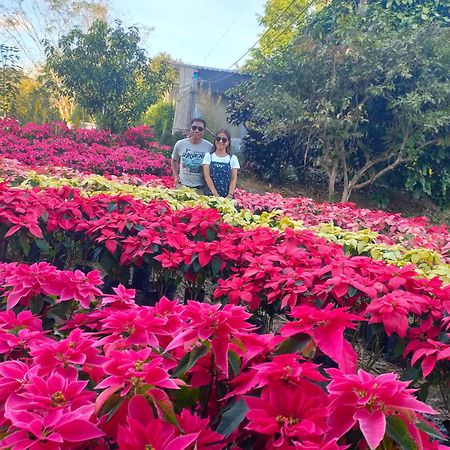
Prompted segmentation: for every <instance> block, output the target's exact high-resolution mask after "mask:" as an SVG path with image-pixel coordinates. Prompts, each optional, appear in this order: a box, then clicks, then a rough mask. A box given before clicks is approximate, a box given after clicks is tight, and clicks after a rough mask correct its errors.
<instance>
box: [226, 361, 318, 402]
mask: <svg viewBox="0 0 450 450" xmlns="http://www.w3.org/2000/svg"><path fill="white" fill-rule="evenodd" d="M318 367H319V366H318V365H317V364H313V363H310V362H307V361H302V358H301V357H299V356H298V355H295V354H287V355H277V356H274V357H273V359H272V361H271V362H267V363H262V364H255V365H254V366H252V367H251V368H250V370H249V371H248V372H244V373H242V374H241V375H239V376H237V377H236V378H234V379H233V382H232V384H233V385H234V386H236V388H235V389H234V390H233V391H232V392H230V393H229V394H227V395H226V397H225V398H229V397H232V396H235V395H240V394H246V393H247V392H249V391H250V390H252V389H257V388H262V387H264V386H267V385H271V384H273V383H284V384H286V385H289V386H295V385H297V384H298V383H300V382H301V381H302V380H304V379H308V380H311V381H317V382H320V381H326V378H325V377H324V376H323V375H322V374H321V373H320V372H319V371H318Z"/></svg>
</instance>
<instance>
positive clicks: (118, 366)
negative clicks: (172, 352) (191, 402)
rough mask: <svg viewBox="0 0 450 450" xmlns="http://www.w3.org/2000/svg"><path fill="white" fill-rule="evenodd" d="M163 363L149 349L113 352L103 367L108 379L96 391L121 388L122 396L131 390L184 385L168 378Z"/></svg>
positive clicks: (170, 387)
mask: <svg viewBox="0 0 450 450" xmlns="http://www.w3.org/2000/svg"><path fill="white" fill-rule="evenodd" d="M163 362H164V360H163V358H161V357H158V356H155V355H154V354H153V351H152V349H151V348H149V347H147V348H144V349H142V350H124V351H118V350H113V351H111V353H110V355H109V360H108V361H107V362H106V363H105V364H104V365H103V370H104V371H105V374H107V375H108V377H107V378H105V379H104V380H103V381H101V382H100V383H99V384H98V385H97V387H96V389H104V388H117V387H118V388H122V392H121V395H122V396H124V395H126V394H127V393H128V392H129V391H130V390H131V389H140V388H145V389H146V390H148V389H150V388H151V387H152V386H153V387H158V388H166V389H179V385H181V384H184V383H183V382H182V381H181V380H177V379H172V378H170V376H169V374H168V373H167V370H165V369H164V368H163V366H162V365H163ZM116 390H117V389H116Z"/></svg>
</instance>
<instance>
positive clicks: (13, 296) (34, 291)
mask: <svg viewBox="0 0 450 450" xmlns="http://www.w3.org/2000/svg"><path fill="white" fill-rule="evenodd" d="M59 277H60V271H59V270H57V269H56V268H55V267H54V266H52V265H50V264H48V263H47V262H40V263H36V264H32V265H28V264H19V265H18V266H17V267H16V268H15V269H14V271H13V273H11V274H10V275H9V276H8V277H7V278H6V279H5V282H4V284H5V286H6V287H7V288H10V290H9V291H8V293H7V296H6V301H7V303H6V308H7V309H11V308H13V307H14V306H16V305H17V304H18V303H19V302H20V303H23V304H28V302H29V301H30V299H31V298H32V297H34V296H36V295H40V294H42V293H48V292H49V288H50V286H52V285H53V284H54V283H56V282H57V281H58V280H59Z"/></svg>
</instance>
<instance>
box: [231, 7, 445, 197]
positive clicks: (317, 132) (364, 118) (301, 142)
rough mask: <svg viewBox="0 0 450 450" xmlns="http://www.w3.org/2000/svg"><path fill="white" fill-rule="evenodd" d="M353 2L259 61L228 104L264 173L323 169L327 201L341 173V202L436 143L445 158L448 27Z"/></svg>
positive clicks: (324, 15)
mask: <svg viewBox="0 0 450 450" xmlns="http://www.w3.org/2000/svg"><path fill="white" fill-rule="evenodd" d="M352 3H353V2H340V1H334V2H332V3H331V5H330V7H329V8H328V7H327V8H324V9H323V10H322V11H321V12H319V13H318V14H317V15H316V16H315V17H314V18H313V20H311V21H310V23H309V24H308V27H307V28H306V29H304V30H303V31H302V32H301V33H299V34H298V35H297V37H296V38H295V39H294V40H293V41H292V42H291V43H290V45H289V46H288V47H287V48H286V49H285V50H283V51H280V52H278V53H277V54H275V55H273V56H272V57H270V58H268V59H266V60H264V61H260V62H258V64H257V68H256V69H255V71H254V76H253V78H252V79H251V80H250V81H248V82H246V83H244V84H243V85H241V86H240V87H238V88H236V89H234V91H233V92H232V102H231V106H230V109H229V112H230V119H231V121H232V122H233V123H244V124H245V125H246V127H247V128H248V130H249V137H248V138H247V143H246V151H247V152H248V153H250V155H249V156H255V157H256V163H257V164H260V165H261V167H260V168H259V169H260V170H259V171H260V173H261V172H264V171H269V172H272V175H274V172H275V171H276V170H277V168H278V170H280V169H281V168H282V167H281V166H282V165H283V164H284V165H292V164H294V165H296V167H297V168H298V167H300V165H301V164H303V163H307V164H312V165H315V166H319V167H320V168H321V169H322V170H323V171H324V172H325V173H326V174H327V176H328V179H329V194H330V198H331V199H332V198H333V196H334V189H335V184H336V182H337V180H341V183H342V186H343V192H342V197H341V198H342V200H343V201H345V200H347V199H348V198H349V196H350V194H351V192H352V191H353V190H355V189H360V188H363V187H366V186H368V185H369V184H371V183H373V182H375V181H376V180H377V179H379V178H380V177H382V176H384V175H385V174H386V173H389V172H390V171H392V170H394V169H395V168H396V167H399V166H400V165H402V164H405V163H411V162H413V161H421V158H422V157H423V155H424V154H426V153H427V152H428V151H429V149H431V148H432V147H433V148H439V149H441V150H443V152H435V153H434V156H435V157H436V158H437V159H439V158H440V157H439V155H445V154H446V152H445V149H446V148H448V142H447V139H448V135H449V131H450V130H449V123H450V109H449V108H450V76H449V70H448V68H449V61H450V48H449V46H448V45H445V44H444V45H443V43H447V42H449V41H450V30H449V28H447V27H443V26H439V25H438V24H437V22H434V23H426V24H418V25H417V26H416V27H400V26H398V20H397V17H396V16H395V15H393V14H392V12H391V11H390V10H387V9H386V8H381V7H380V6H379V5H376V4H372V5H370V6H369V7H368V8H366V9H365V10H364V11H361V8H360V6H361V5H359V6H358V5H356V4H355V3H353V6H352ZM268 94H270V95H268ZM442 157H444V156H442ZM442 157H441V159H440V161H441V162H442Z"/></svg>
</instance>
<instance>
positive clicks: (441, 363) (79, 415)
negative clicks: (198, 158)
mask: <svg viewBox="0 0 450 450" xmlns="http://www.w3.org/2000/svg"><path fill="white" fill-rule="evenodd" d="M166 150H167V149H165V148H161V147H160V146H159V145H158V144H157V143H155V142H153V141H152V133H151V130H150V129H148V128H146V127H140V128H136V129H131V130H129V131H128V132H127V133H125V134H124V135H123V136H113V135H111V134H109V133H107V132H104V131H101V130H69V129H67V128H66V127H64V126H63V125H61V124H50V125H43V126H38V125H34V124H27V125H25V126H19V125H18V124H17V123H16V122H15V121H13V120H4V121H2V122H1V123H0V297H1V299H2V308H1V311H0V353H1V355H2V359H1V362H0V405H1V409H0V410H1V415H0V448H5V449H39V450H40V449H51V450H53V449H92V450H93V449H115V448H119V449H127V450H128V449H129V450H137V449H143V450H144V449H145V450H147V449H155V450H164V449H169V450H182V449H189V450H191V449H192V450H193V449H203V450H215V449H233V450H237V449H304V450H313V449H317V450H318V449H327V450H335V449H346V448H350V449H372V450H374V449H385V450H387V449H392V450H394V449H411V450H413V449H417V450H420V449H444V448H450V446H449V447H446V443H447V445H450V444H449V443H448V441H447V439H448V438H447V437H446V436H445V435H444V434H443V433H446V431H447V430H446V428H445V424H446V422H445V420H446V419H447V420H448V414H449V410H450V370H449V369H450V339H449V338H450V265H449V263H450V234H449V230H448V229H447V228H446V227H445V226H432V225H431V224H429V223H428V222H427V220H426V219H425V218H413V219H407V218H403V217H401V216H400V215H397V214H388V213H383V212H381V211H369V210H361V209H358V208H356V207H355V206H354V205H352V204H344V205H340V204H339V205H334V204H318V203H315V202H313V201H312V200H310V199H304V198H282V197H281V196H278V195H274V194H265V195H263V196H260V195H256V194H250V193H248V192H245V191H238V193H237V196H236V200H235V201H231V200H220V199H216V198H208V197H204V196H199V195H198V194H197V193H195V192H194V191H192V190H190V189H187V188H183V189H178V190H174V189H172V181H171V178H170V176H169V175H170V161H169V160H168V159H167V153H166ZM177 286H178V288H177ZM180 288H182V289H184V295H181V294H180V292H182V289H180ZM175 289H176V293H175V299H173V297H174V291H175ZM176 297H182V298H180V299H177V298H176ZM380 358H384V359H387V360H389V361H391V363H393V364H394V365H395V367H396V368H397V369H398V370H396V371H395V373H394V372H387V373H375V372H374V371H373V370H372V368H373V361H374V360H377V359H380ZM371 361H372V362H371ZM429 392H434V393H436V392H437V393H438V394H439V395H438V397H439V402H438V404H439V408H438V409H439V410H435V408H434V404H433V407H431V406H430V402H429V399H430V397H428V393H429Z"/></svg>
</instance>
